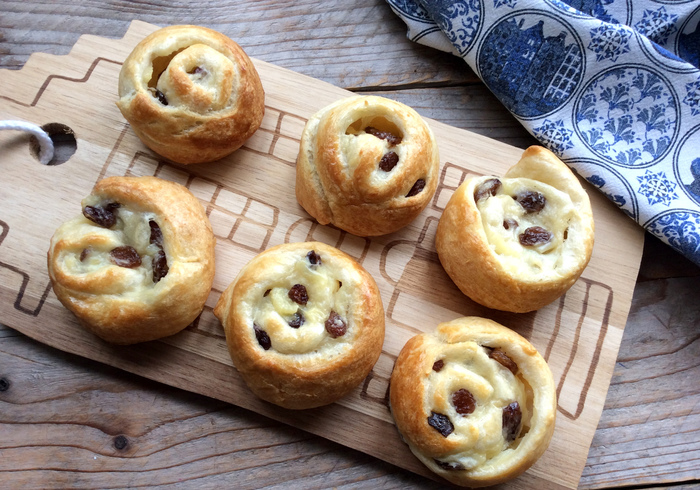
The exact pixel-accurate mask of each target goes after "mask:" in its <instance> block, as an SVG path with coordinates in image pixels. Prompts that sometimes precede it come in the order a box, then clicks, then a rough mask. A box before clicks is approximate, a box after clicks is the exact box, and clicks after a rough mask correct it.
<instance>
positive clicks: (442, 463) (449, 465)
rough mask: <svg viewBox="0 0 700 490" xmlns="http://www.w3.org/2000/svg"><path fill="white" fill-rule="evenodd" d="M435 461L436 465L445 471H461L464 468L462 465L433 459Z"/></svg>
mask: <svg viewBox="0 0 700 490" xmlns="http://www.w3.org/2000/svg"><path fill="white" fill-rule="evenodd" d="M433 461H435V464H436V465H438V466H439V467H440V468H442V469H443V470H447V471H461V470H463V469H465V468H464V465H463V464H462V463H456V462H455V463H451V462H449V461H440V460H439V459H433Z"/></svg>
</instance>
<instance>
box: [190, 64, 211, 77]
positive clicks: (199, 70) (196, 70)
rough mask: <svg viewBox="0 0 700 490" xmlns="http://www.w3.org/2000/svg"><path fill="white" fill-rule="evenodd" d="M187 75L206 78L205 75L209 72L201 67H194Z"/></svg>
mask: <svg viewBox="0 0 700 490" xmlns="http://www.w3.org/2000/svg"><path fill="white" fill-rule="evenodd" d="M188 73H190V74H191V75H199V76H202V77H205V76H207V75H208V74H209V72H208V71H207V69H206V68H202V67H201V66H195V67H194V70H192V71H191V72H188Z"/></svg>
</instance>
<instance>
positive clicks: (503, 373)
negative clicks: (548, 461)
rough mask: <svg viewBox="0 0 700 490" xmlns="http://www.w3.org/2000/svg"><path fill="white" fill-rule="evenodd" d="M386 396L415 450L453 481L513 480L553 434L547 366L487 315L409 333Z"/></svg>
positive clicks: (483, 483) (551, 390)
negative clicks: (424, 331)
mask: <svg viewBox="0 0 700 490" xmlns="http://www.w3.org/2000/svg"><path fill="white" fill-rule="evenodd" d="M389 398H390V402H391V412H392V415H393V417H394V421H395V422H396V427H397V428H398V430H399V432H400V433H401V435H402V436H403V438H404V440H405V442H406V443H407V444H408V446H409V448H410V449H411V451H412V452H413V454H415V455H416V457H417V458H418V459H420V460H421V462H422V463H423V464H425V465H426V466H427V467H428V468H430V470H432V471H433V472H435V473H436V474H438V475H440V476H442V477H443V478H445V479H446V480H448V481H450V482H452V483H455V484H457V485H463V486H470V487H480V486H486V485H494V484H497V483H502V482H505V481H507V480H510V479H512V478H515V477H517V476H518V475H520V474H521V473H523V472H525V471H526V470H527V469H528V468H529V467H530V466H532V464H534V462H535V461H537V459H538V458H539V457H540V456H541V455H542V454H543V453H544V451H545V450H546V449H547V446H548V445H549V441H550V440H551V437H552V433H553V431H554V421H555V418H556V405H557V403H556V392H555V387H554V381H553V380H552V373H551V371H550V370H549V367H548V366H547V363H546V362H545V361H544V359H543V358H542V356H540V354H539V353H538V352H537V350H536V349H535V348H534V347H533V346H532V344H530V343H529V342H528V341H527V340H526V339H524V338H523V337H521V336H520V335H518V334H517V333H515V332H513V331H512V330H510V329H508V328H506V327H504V326H502V325H500V324H498V323H496V322H494V321H492V320H488V319H485V318H479V317H463V318H458V319H456V320H453V321H450V322H446V323H441V324H440V325H438V327H437V329H436V330H435V332H433V333H423V334H419V335H416V336H415V337H413V338H411V339H410V340H409V341H408V342H407V343H406V345H405V346H404V347H403V349H402V350H401V353H400V354H399V357H398V358H397V360H396V364H395V366H394V370H393V372H392V374H391V385H390V393H389Z"/></svg>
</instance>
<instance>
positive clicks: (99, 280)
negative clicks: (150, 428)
mask: <svg viewBox="0 0 700 490" xmlns="http://www.w3.org/2000/svg"><path fill="white" fill-rule="evenodd" d="M109 203H118V204H119V207H118V208H117V209H116V211H114V215H115V216H116V220H115V222H114V224H113V225H111V226H109V227H106V226H101V225H100V224H98V223H96V222H94V221H91V220H90V219H88V218H86V217H85V216H84V215H80V216H78V217H76V218H74V219H71V220H69V221H66V222H65V223H63V224H62V225H61V226H60V227H59V228H58V229H57V230H56V232H55V234H54V236H53V237H52V239H51V245H50V248H49V252H48V270H49V276H50V278H51V282H52V284H53V289H54V292H55V293H56V296H57V297H58V299H59V300H60V301H61V303H63V305H64V306H65V307H66V308H68V309H69V310H70V311H71V312H73V313H74V314H75V316H76V317H77V318H78V320H80V322H81V324H82V325H84V326H85V327H86V328H87V329H89V330H90V331H92V332H93V333H95V334H96V335H98V336H99V337H101V338H103V339H104V340H106V341H108V342H112V343H116V344H133V343H137V342H144V341H147V340H154V339H158V338H161V337H165V336H168V335H172V334H174V333H177V332H179V331H180V330H182V329H183V328H185V327H187V326H188V325H189V324H190V323H191V322H192V321H194V320H195V318H196V317H197V315H199V313H200V312H201V311H202V308H203V307H204V303H205V301H206V299H207V296H208V295H209V292H210V290H211V286H212V282H213V280H214V244H215V238H214V234H213V233H212V229H211V225H210V224H209V220H208V218H207V216H206V214H205V213H204V209H203V208H202V205H201V204H200V203H199V201H198V200H197V198H195V197H194V196H193V195H192V193H191V192H190V191H189V190H187V189H186V188H185V187H183V186H181V185H179V184H176V183H173V182H169V181H166V180H162V179H159V178H157V177H108V178H106V179H103V180H101V181H100V182H98V183H97V185H96V186H95V188H94V190H93V192H92V194H90V195H89V196H87V197H86V198H85V199H83V202H82V206H83V209H85V207H86V206H92V207H93V208H94V207H99V208H101V209H105V208H107V207H109ZM151 222H154V223H155V225H153V224H151ZM103 224H105V223H103ZM106 224H108V223H106ZM155 228H157V229H159V230H160V234H161V235H162V240H161V241H160V243H158V239H157V234H158V233H157V230H156V231H152V230H154V229H155ZM152 237H155V238H152ZM124 246H130V247H132V248H133V249H134V250H135V251H136V252H138V254H139V257H140V260H141V264H140V265H139V266H136V267H134V268H128V267H122V266H118V265H116V264H115V263H114V262H113V259H112V257H111V251H112V250H114V249H115V248H117V247H124ZM161 251H162V252H163V253H164V254H165V258H164V260H165V261H166V263H167V273H166V274H165V275H164V276H162V272H163V271H164V269H163V268H162V267H161V268H160V269H159V271H160V274H159V276H160V278H156V277H154V268H153V262H154V261H157V260H158V258H157V255H158V254H159V252H161ZM160 260H161V261H162V260H163V258H162V256H161V258H160ZM161 265H162V262H161Z"/></svg>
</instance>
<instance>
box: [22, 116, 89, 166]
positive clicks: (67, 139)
mask: <svg viewBox="0 0 700 490" xmlns="http://www.w3.org/2000/svg"><path fill="white" fill-rule="evenodd" d="M41 129H43V130H44V131H45V132H46V134H48V135H49V138H51V141H53V146H54V151H53V158H52V159H51V161H50V162H49V165H61V164H62V163H66V162H67V161H68V159H70V157H72V156H73V154H74V153H75V150H77V149H78V142H77V141H76V140H75V132H74V131H73V130H72V129H71V128H69V127H68V126H66V125H65V124H61V123H48V124H44V125H43V126H42V127H41ZM29 144H30V149H31V152H32V155H34V157H35V158H36V159H39V141H38V140H37V139H36V137H34V136H32V137H31V138H30V142H29Z"/></svg>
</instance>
